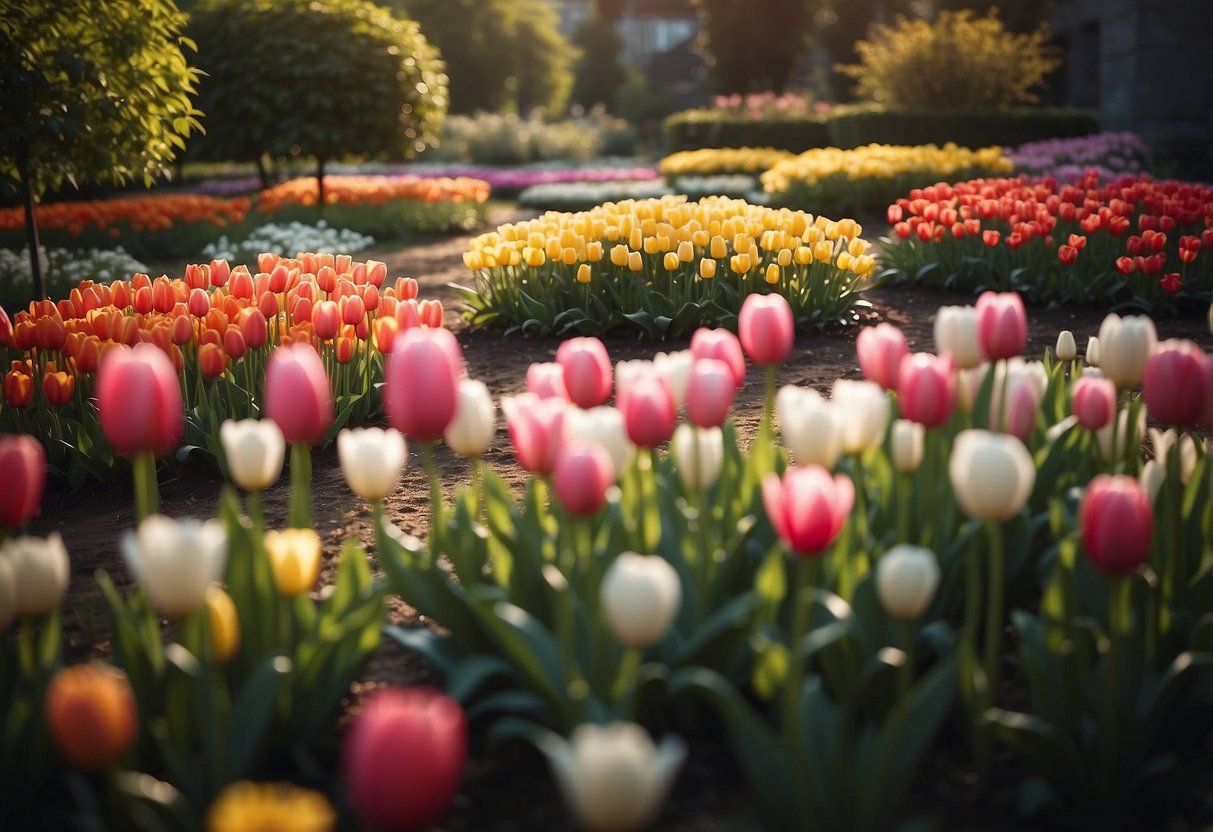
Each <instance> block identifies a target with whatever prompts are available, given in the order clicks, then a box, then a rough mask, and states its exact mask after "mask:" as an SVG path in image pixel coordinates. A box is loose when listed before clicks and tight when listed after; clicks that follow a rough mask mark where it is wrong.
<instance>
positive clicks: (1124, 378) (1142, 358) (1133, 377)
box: [1087, 313, 1158, 390]
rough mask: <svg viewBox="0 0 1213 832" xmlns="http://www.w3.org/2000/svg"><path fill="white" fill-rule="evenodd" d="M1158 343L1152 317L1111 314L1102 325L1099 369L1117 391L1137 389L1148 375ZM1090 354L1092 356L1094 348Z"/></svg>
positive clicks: (1100, 329) (1100, 326)
mask: <svg viewBox="0 0 1213 832" xmlns="http://www.w3.org/2000/svg"><path fill="white" fill-rule="evenodd" d="M1157 343H1158V333H1157V332H1156V331H1155V329H1154V322H1153V321H1151V320H1150V319H1149V318H1147V317H1145V316H1144V315H1126V316H1125V317H1124V318H1121V317H1120V316H1119V315H1116V314H1114V313H1113V314H1110V315H1108V316H1107V317H1106V318H1104V319H1103V323H1101V324H1100V325H1099V349H1098V353H1099V368H1100V369H1101V370H1103V372H1104V375H1106V376H1107V377H1108V378H1110V379H1112V381H1113V382H1114V383H1115V384H1116V386H1117V388H1119V389H1122V390H1123V389H1125V388H1129V387H1133V386H1134V385H1136V384H1139V383H1140V382H1141V380H1142V378H1143V377H1144V376H1145V373H1146V363H1147V362H1148V361H1149V360H1150V356H1151V355H1153V353H1154V348H1155V345H1156V344H1157ZM1087 351H1088V355H1089V353H1090V347H1088V349H1087ZM1089 360H1090V359H1089V358H1088V361H1089Z"/></svg>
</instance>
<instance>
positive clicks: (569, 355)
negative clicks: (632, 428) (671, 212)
mask: <svg viewBox="0 0 1213 832" xmlns="http://www.w3.org/2000/svg"><path fill="white" fill-rule="evenodd" d="M675 259H677V258H675ZM556 363H557V364H559V365H560V368H561V371H562V373H563V379H564V389H565V390H566V391H567V393H568V397H569V401H571V402H572V403H573V404H575V405H577V406H578V407H581V408H589V407H596V406H598V405H600V404H603V403H604V402H606V400H607V399H609V398H610V397H611V358H610V356H609V355H607V351H606V347H605V346H604V345H603V343H602V342H601V341H599V340H598V339H597V338H570V339H568V340H567V341H564V342H563V343H561V345H560V346H559V348H557V350H556Z"/></svg>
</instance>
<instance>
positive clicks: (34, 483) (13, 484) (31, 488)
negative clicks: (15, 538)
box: [0, 434, 46, 529]
mask: <svg viewBox="0 0 1213 832" xmlns="http://www.w3.org/2000/svg"><path fill="white" fill-rule="evenodd" d="M0 471H2V472H3V474H2V476H3V477H4V488H3V489H0V526H3V527H4V528H7V529H19V528H21V527H22V526H24V525H25V524H26V523H28V522H29V521H30V520H32V519H33V518H34V517H35V516H37V514H38V509H39V508H41V506H42V490H43V489H44V488H45V487H46V451H44V450H42V445H41V444H39V442H38V440H37V439H35V438H34V437H32V436H29V435H28V434H13V435H10V436H0Z"/></svg>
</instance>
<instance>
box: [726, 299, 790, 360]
mask: <svg viewBox="0 0 1213 832" xmlns="http://www.w3.org/2000/svg"><path fill="white" fill-rule="evenodd" d="M737 333H738V335H739V336H740V340H741V346H742V348H743V349H745V352H746V355H748V356H749V357H750V360H751V361H753V362H754V363H755V364H757V365H759V366H760V367H766V366H770V365H773V364H779V363H780V362H782V361H783V360H784V359H785V358H787V357H788V354H789V353H791V352H792V342H793V340H794V339H795V337H796V321H795V319H794V317H793V315H792V306H791V304H789V303H788V300H787V298H785V297H784V296H783V295H776V294H770V295H758V294H753V295H750V296H749V297H747V298H746V299H745V301H744V302H743V303H742V304H741V312H740V313H738V315H737Z"/></svg>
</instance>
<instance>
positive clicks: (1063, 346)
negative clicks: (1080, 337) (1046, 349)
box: [1053, 329, 1078, 361]
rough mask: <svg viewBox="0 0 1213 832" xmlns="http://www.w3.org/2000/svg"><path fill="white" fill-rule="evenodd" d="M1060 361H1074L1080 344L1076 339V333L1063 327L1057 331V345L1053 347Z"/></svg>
mask: <svg viewBox="0 0 1213 832" xmlns="http://www.w3.org/2000/svg"><path fill="white" fill-rule="evenodd" d="M1053 353H1054V355H1056V356H1057V360H1058V361H1073V360H1074V358H1075V357H1076V356H1077V355H1078V344H1077V343H1075V341H1074V333H1073V332H1071V331H1070V330H1068V329H1063V330H1062V331H1061V332H1059V333H1057V346H1056V347H1054V348H1053Z"/></svg>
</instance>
